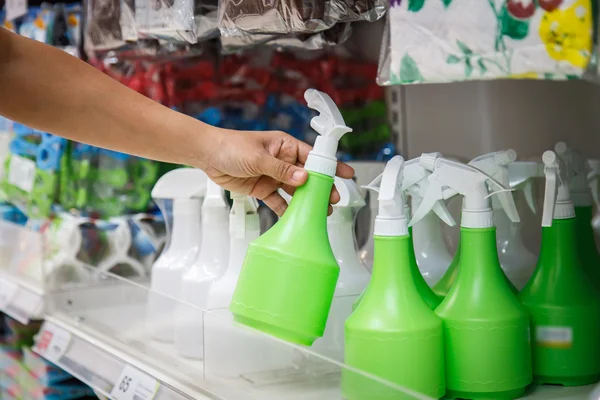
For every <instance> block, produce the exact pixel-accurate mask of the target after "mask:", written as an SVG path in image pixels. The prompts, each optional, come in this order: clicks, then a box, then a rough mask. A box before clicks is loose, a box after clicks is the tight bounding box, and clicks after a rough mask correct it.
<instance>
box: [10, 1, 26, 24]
mask: <svg viewBox="0 0 600 400" xmlns="http://www.w3.org/2000/svg"><path fill="white" fill-rule="evenodd" d="M25 14H27V0H6V19H7V20H8V21H12V20H13V19H17V18H19V17H21V16H23V15H25Z"/></svg>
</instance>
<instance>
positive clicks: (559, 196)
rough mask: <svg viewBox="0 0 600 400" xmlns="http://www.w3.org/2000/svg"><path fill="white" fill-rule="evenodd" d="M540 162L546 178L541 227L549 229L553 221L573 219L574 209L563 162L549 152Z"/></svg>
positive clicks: (553, 153)
mask: <svg viewBox="0 0 600 400" xmlns="http://www.w3.org/2000/svg"><path fill="white" fill-rule="evenodd" d="M542 161H543V162H544V175H545V176H546V187H545V193H544V212H543V214H542V226H545V227H549V226H552V221H553V220H554V219H569V218H574V217H575V208H574V206H573V202H572V201H571V194H570V191H569V176H568V172H567V171H568V168H567V167H566V165H565V163H564V162H563V160H562V159H561V158H560V157H558V156H557V154H556V153H555V152H553V151H550V150H549V151H546V152H545V153H544V155H543V156H542Z"/></svg>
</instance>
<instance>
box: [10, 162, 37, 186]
mask: <svg viewBox="0 0 600 400" xmlns="http://www.w3.org/2000/svg"><path fill="white" fill-rule="evenodd" d="M34 180H35V162H34V161H33V160H29V159H27V158H23V157H19V156H17V155H13V156H12V157H11V159H10V167H9V170H8V182H9V183H10V184H12V185H15V186H16V187H18V188H21V189H23V190H24V191H26V192H27V193H30V192H31V189H33V183H34Z"/></svg>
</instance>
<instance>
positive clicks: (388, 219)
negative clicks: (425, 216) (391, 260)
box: [366, 156, 408, 236]
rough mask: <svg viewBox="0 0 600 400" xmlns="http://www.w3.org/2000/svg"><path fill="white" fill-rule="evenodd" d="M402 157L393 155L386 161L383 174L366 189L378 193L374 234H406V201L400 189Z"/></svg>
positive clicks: (402, 166) (402, 167)
mask: <svg viewBox="0 0 600 400" xmlns="http://www.w3.org/2000/svg"><path fill="white" fill-rule="evenodd" d="M403 169H404V158H402V157H401V156H395V157H393V158H392V159H391V160H390V161H388V163H387V165H386V166H385V169H384V170H383V174H381V175H379V176H378V177H377V178H375V180H373V182H371V183H370V184H369V185H367V186H366V189H370V190H373V191H375V192H378V193H379V196H378V200H379V211H378V213H377V217H376V218H375V229H374V234H375V235H376V236H406V235H408V225H407V222H408V221H407V219H406V214H405V211H404V210H405V206H406V202H405V201H404V193H403V191H402V171H403Z"/></svg>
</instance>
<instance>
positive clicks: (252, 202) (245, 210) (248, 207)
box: [229, 192, 258, 239]
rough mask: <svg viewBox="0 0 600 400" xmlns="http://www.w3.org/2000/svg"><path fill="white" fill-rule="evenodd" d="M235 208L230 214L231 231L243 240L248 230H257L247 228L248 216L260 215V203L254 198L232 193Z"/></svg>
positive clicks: (250, 227)
mask: <svg viewBox="0 0 600 400" xmlns="http://www.w3.org/2000/svg"><path fill="white" fill-rule="evenodd" d="M231 199H232V200H233V206H232V207H231V211H230V212H229V231H230V232H231V233H232V234H233V235H234V237H236V238H238V239H243V238H244V237H245V235H246V230H247V229H257V227H256V226H247V224H246V218H247V215H253V214H258V201H256V199H255V198H254V197H250V196H246V195H244V194H240V193H233V192H232V193H231ZM257 220H258V218H257Z"/></svg>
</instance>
